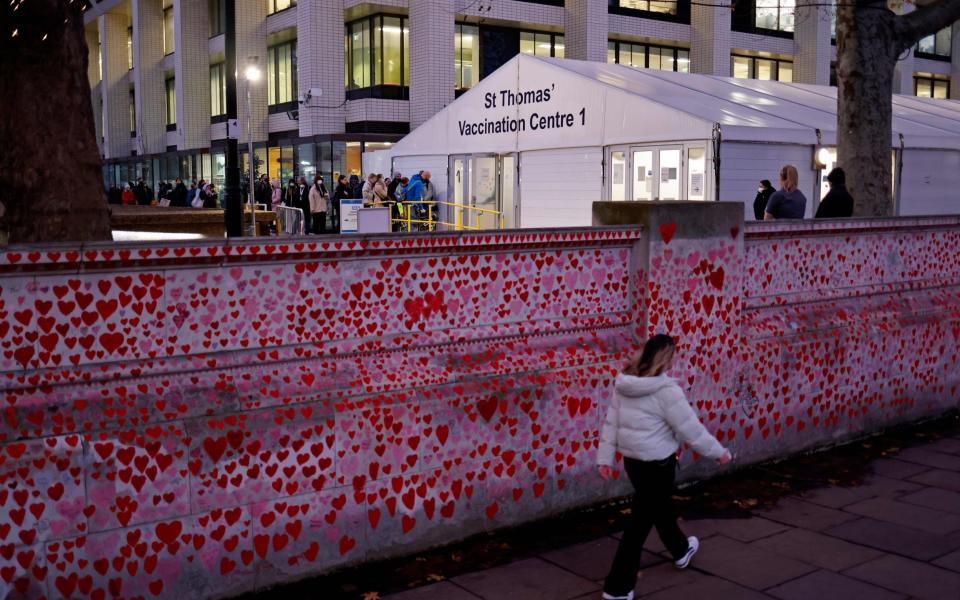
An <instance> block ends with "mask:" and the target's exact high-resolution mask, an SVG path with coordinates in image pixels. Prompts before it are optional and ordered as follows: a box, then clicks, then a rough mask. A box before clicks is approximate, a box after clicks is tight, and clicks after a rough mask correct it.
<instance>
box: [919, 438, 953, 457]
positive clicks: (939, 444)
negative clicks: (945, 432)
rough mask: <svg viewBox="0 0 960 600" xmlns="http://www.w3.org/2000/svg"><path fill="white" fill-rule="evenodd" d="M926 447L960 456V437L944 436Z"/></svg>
mask: <svg viewBox="0 0 960 600" xmlns="http://www.w3.org/2000/svg"><path fill="white" fill-rule="evenodd" d="M926 448H927V449H928V450H933V451H934V452H944V453H946V454H955V455H957V456H960V439H953V438H944V439H942V440H937V441H935V442H931V443H930V444H927V446H926Z"/></svg>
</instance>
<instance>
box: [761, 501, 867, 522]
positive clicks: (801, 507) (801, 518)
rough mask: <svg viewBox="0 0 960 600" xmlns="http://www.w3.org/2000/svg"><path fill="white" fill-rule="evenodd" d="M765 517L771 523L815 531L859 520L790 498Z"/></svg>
mask: <svg viewBox="0 0 960 600" xmlns="http://www.w3.org/2000/svg"><path fill="white" fill-rule="evenodd" d="M763 516H764V518H766V519H769V520H771V521H777V522H779V523H786V524H787V525H793V526H794V527H802V528H804V529H814V530H820V529H826V528H828V527H833V526H834V525H839V524H840V523H845V522H847V521H852V520H853V519H856V518H857V517H856V516H855V515H851V514H850V513H846V512H843V511H839V510H836V509H833V508H827V507H824V506H820V505H818V504H813V503H811V502H804V501H803V500H798V499H797V498H790V497H787V498H783V499H782V500H780V501H779V502H777V505H776V506H774V507H773V508H771V509H768V510H765V511H763Z"/></svg>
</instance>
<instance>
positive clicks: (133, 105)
mask: <svg viewBox="0 0 960 600" xmlns="http://www.w3.org/2000/svg"><path fill="white" fill-rule="evenodd" d="M129 111H130V137H134V136H136V135H137V97H136V93H135V92H134V91H133V90H130V110H129Z"/></svg>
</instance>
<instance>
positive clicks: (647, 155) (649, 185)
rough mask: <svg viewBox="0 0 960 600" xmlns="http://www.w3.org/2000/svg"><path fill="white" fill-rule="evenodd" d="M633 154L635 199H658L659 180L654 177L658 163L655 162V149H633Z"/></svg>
mask: <svg viewBox="0 0 960 600" xmlns="http://www.w3.org/2000/svg"><path fill="white" fill-rule="evenodd" d="M631 154H632V156H633V164H632V166H633V169H632V172H633V197H632V199H633V200H654V199H656V193H657V192H656V185H657V181H656V178H655V177H654V173H656V170H657V169H656V165H655V164H654V153H653V150H649V149H647V150H642V149H636V148H634V149H632V153H631Z"/></svg>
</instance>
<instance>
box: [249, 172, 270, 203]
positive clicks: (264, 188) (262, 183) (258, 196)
mask: <svg viewBox="0 0 960 600" xmlns="http://www.w3.org/2000/svg"><path fill="white" fill-rule="evenodd" d="M253 201H254V202H255V203H257V204H263V205H264V206H266V207H267V210H273V194H272V190H271V189H270V180H269V179H268V178H267V176H266V175H261V176H260V179H258V180H257V182H256V183H254V184H253Z"/></svg>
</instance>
